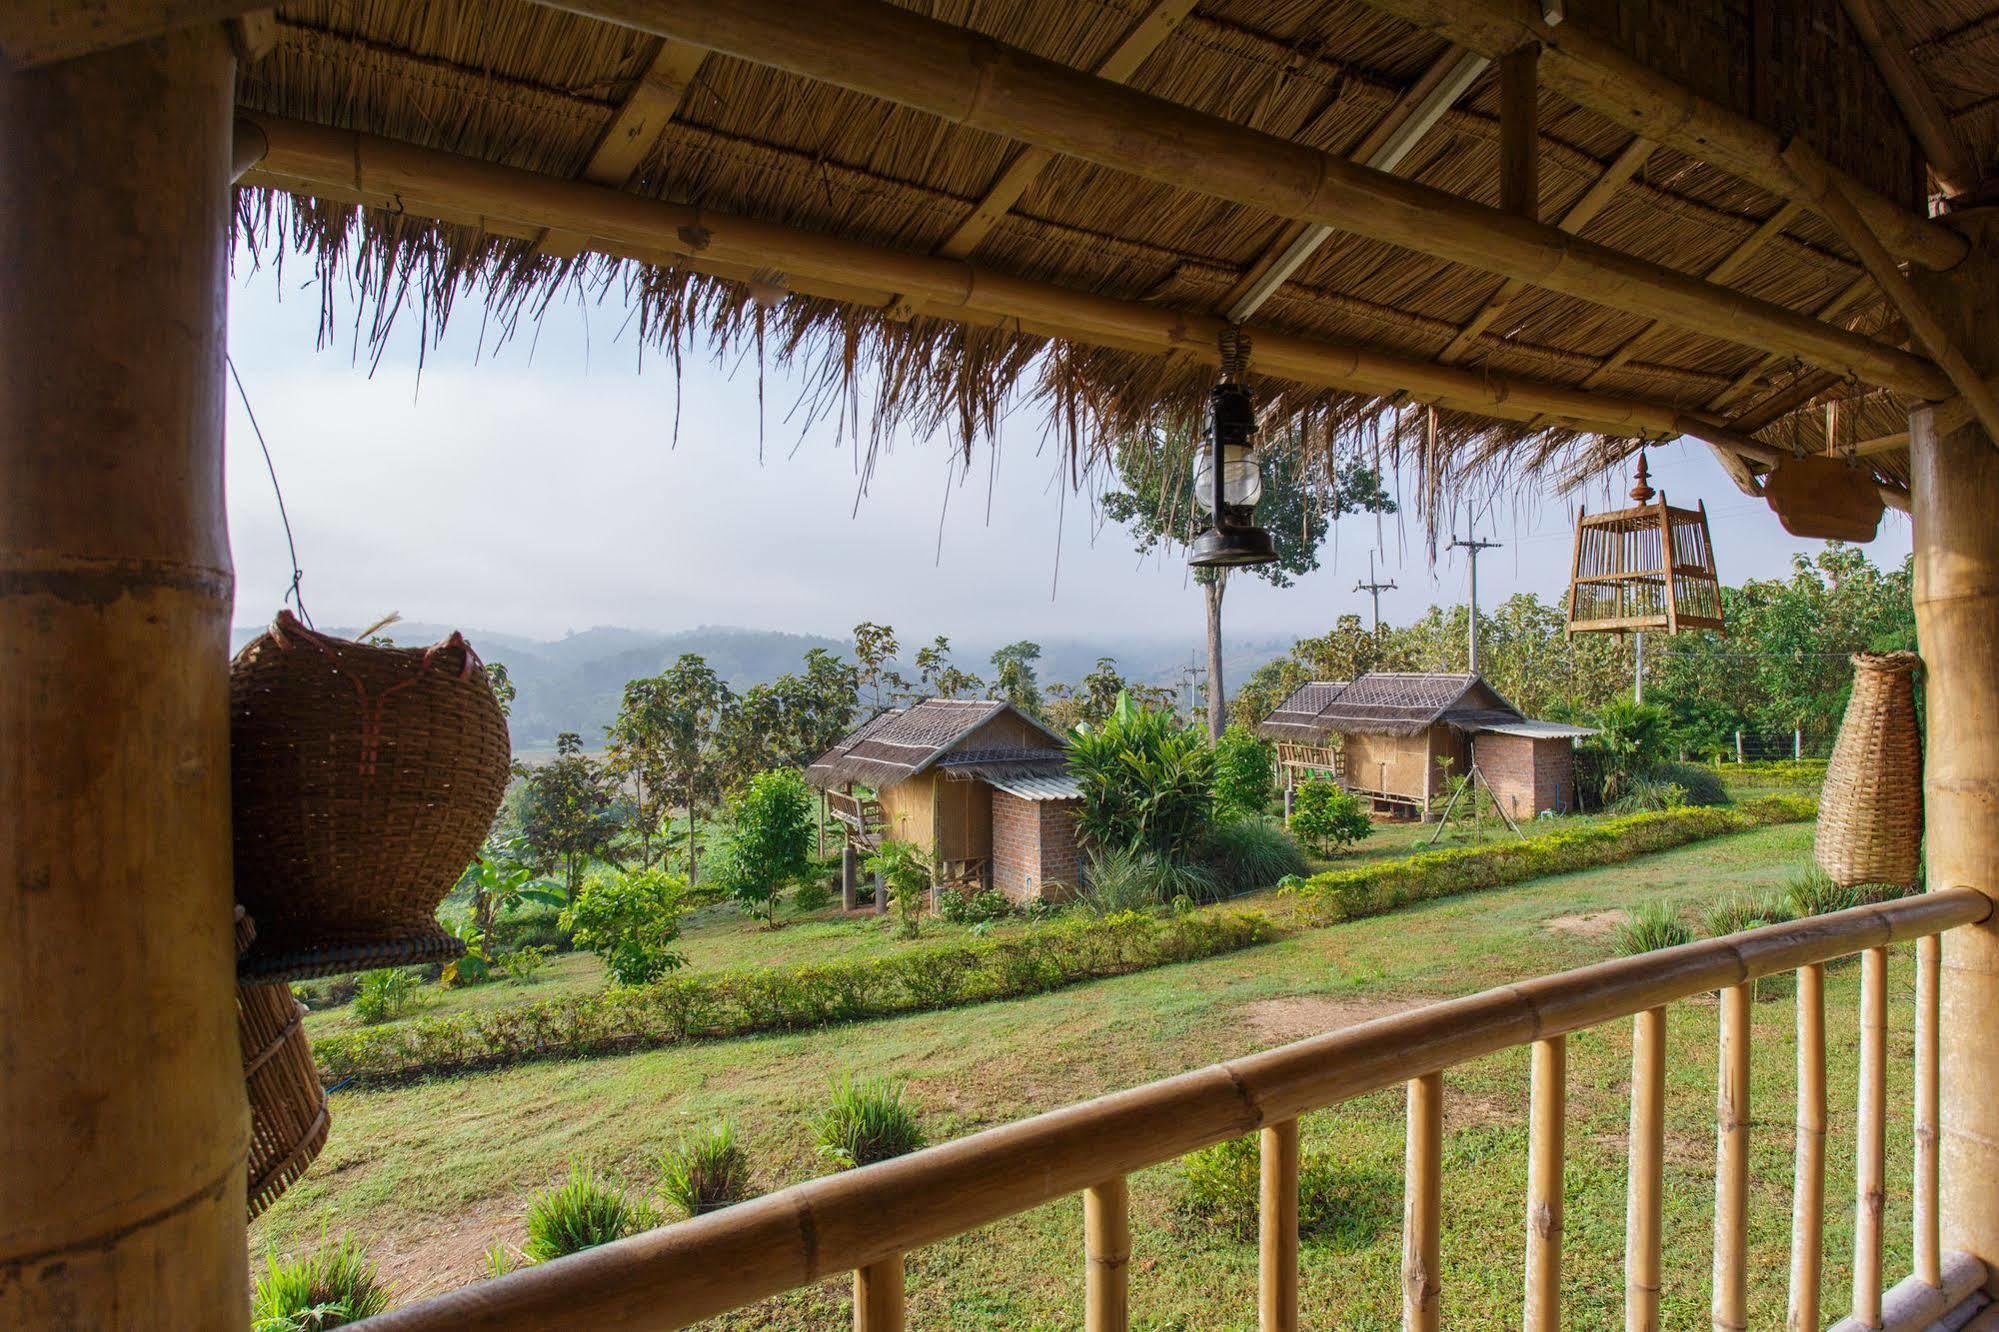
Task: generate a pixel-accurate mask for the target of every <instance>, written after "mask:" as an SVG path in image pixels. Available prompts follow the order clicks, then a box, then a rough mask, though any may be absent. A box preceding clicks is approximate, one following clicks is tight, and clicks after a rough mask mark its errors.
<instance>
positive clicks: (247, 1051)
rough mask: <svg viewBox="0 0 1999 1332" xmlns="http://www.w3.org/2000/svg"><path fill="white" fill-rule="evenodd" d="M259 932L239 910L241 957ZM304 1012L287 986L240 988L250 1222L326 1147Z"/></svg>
mask: <svg viewBox="0 0 1999 1332" xmlns="http://www.w3.org/2000/svg"><path fill="white" fill-rule="evenodd" d="M255 937H256V926H255V925H254V924H253V923H252V922H251V920H250V917H249V916H247V915H245V914H244V912H243V908H242V907H240V906H239V907H237V908H236V953H237V955H238V956H239V957H240V956H241V955H242V954H243V953H244V952H245V951H247V950H248V949H249V947H250V942H251V940H252V939H254V938H255ZM304 1020H305V1009H304V1008H303V1007H302V1006H301V1005H300V1004H299V1002H298V1000H296V999H294V998H292V992H291V987H290V986H289V985H284V984H277V985H244V984H238V985H237V987H236V1031H237V1034H238V1036H239V1037H240V1038H241V1040H242V1045H243V1089H244V1090H245V1091H246V1092H248V1093H249V1096H250V1169H249V1179H250V1188H249V1196H250V1219H251V1220H252V1221H254V1220H256V1219H257V1216H258V1215H259V1214H260V1213H261V1212H262V1211H263V1210H264V1209H265V1208H266V1207H269V1206H270V1205H271V1204H272V1203H274V1202H276V1201H277V1200H278V1197H279V1195H281V1194H282V1193H284V1191H285V1190H286V1189H288V1188H290V1187H291V1184H292V1181H293V1180H295V1179H297V1178H298V1177H299V1176H300V1175H303V1174H304V1173H305V1168H306V1167H307V1166H309V1165H311V1164H312V1163H313V1160H314V1158H316V1157H317V1156H318V1155H319V1149H320V1148H322V1147H324V1146H325V1145H326V1130H327V1128H328V1126H329V1124H330V1122H331V1121H330V1120H329V1119H328V1117H327V1111H326V1092H325V1091H324V1090H323V1089H322V1088H321V1087H320V1085H319V1069H318V1068H317V1067H316V1066H315V1065H314V1064H313V1062H312V1045H311V1043H310V1042H308V1041H307V1040H306V1037H305V1026H304Z"/></svg>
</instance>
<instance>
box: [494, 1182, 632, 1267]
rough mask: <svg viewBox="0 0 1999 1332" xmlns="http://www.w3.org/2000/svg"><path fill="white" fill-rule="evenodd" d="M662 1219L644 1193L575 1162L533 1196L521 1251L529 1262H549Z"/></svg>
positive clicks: (630, 1233)
mask: <svg viewBox="0 0 1999 1332" xmlns="http://www.w3.org/2000/svg"><path fill="white" fill-rule="evenodd" d="M658 1224H659V1213H657V1212H655V1211H654V1210H653V1209H652V1207H651V1206H650V1205H649V1204H648V1203H646V1202H645V1201H644V1200H643V1199H638V1198H633V1197H630V1196H629V1195H627V1194H626V1192H625V1191H624V1190H623V1189H621V1188H618V1187H617V1186H616V1185H614V1184H612V1183H611V1182H610V1181H609V1180H606V1179H604V1178H603V1177H601V1176H599V1175H598V1174H597V1173H596V1172H595V1171H594V1170H587V1169H584V1168H582V1167H579V1166H573V1165H572V1166H571V1167H570V1168H569V1178H568V1179H566V1180H564V1181H563V1182H562V1184H560V1185H559V1186H557V1187H555V1188H552V1189H544V1190H542V1191H541V1192H540V1193H537V1194H535V1196H534V1198H533V1199H532V1200H531V1201H529V1203H528V1214H527V1234H528V1239H527V1243H526V1244H524V1245H522V1246H521V1254H522V1256H523V1257H525V1258H526V1259H527V1260H528V1261H529V1262H534V1263H545V1262H547V1261H548V1260H549V1259H551V1258H561V1257H564V1256H565V1255H567V1254H572V1253H581V1252H582V1251H583V1250H585V1249H594V1248H596V1247H597V1246H598V1245H599V1244H609V1243H610V1242H611V1241H612V1240H619V1239H623V1238H625V1237H626V1236H627V1235H636V1234H638V1233H639V1232H640V1231H643V1230H651V1229H652V1228H653V1227H654V1226H656V1225H658Z"/></svg>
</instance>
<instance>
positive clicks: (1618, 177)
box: [1437, 137, 1659, 365]
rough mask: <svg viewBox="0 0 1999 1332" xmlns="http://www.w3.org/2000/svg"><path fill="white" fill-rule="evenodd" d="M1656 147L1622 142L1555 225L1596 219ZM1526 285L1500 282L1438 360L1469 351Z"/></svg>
mask: <svg viewBox="0 0 1999 1332" xmlns="http://www.w3.org/2000/svg"><path fill="white" fill-rule="evenodd" d="M1658 146H1659V145H1657V144H1656V143H1653V142H1652V141H1651V140H1650V139H1647V138H1643V137H1639V138H1634V139H1632V141H1631V142H1630V143H1627V144H1625V145H1624V149H1623V151H1622V152H1620V153H1618V155H1617V156H1616V158H1615V159H1613V160H1612V162H1611V164H1610V165H1609V166H1607V167H1605V168H1604V169H1603V174H1602V175H1601V176H1598V177H1597V178H1596V182H1595V183H1594V184H1592V185H1591V186H1590V187H1589V188H1588V189H1587V190H1585V191H1583V196H1582V198H1580V199H1578V200H1576V201H1575V202H1574V203H1573V204H1570V205H1569V209H1568V211H1567V212H1566V213H1564V214H1562V220H1561V221H1560V222H1558V223H1556V224H1555V225H1556V226H1557V227H1559V228H1560V229H1561V230H1563V231H1565V232H1568V233H1569V234H1570V235H1572V236H1573V235H1575V234H1577V233H1578V232H1580V231H1581V230H1582V229H1583V228H1584V227H1586V226H1588V225H1589V224H1590V223H1591V222H1593V221H1595V220H1596V216H1597V214H1599V213H1601V212H1602V211H1603V210H1604V209H1606V208H1608V207H1610V201H1611V200H1612V199H1614V198H1616V197H1617V192H1618V190H1620V189H1622V188H1623V187H1624V184H1625V182H1626V181H1628V180H1630V179H1631V177H1632V176H1634V175H1636V174H1637V172H1638V168H1639V167H1642V166H1644V165H1645V159H1646V158H1648V157H1650V156H1651V155H1652V153H1653V150H1654V149H1656V148H1657V147H1658ZM1528 285H1529V284H1528V283H1525V282H1521V281H1519V280H1518V279H1516V278H1508V279H1507V280H1506V281H1505V282H1502V283H1501V284H1500V285H1499V289H1498V290H1497V291H1495V292H1493V294H1492V296H1491V297H1490V298H1489V299H1488V300H1487V301H1486V303H1485V306H1484V308H1482V309H1481V310H1480V311H1479V312H1478V313H1477V314H1475V315H1473V316H1472V317H1471V319H1470V320H1468V321H1467V322H1466V323H1465V326H1464V327H1463V328H1461V329H1459V330H1458V335H1457V336H1456V337H1455V338H1452V339H1451V341H1450V343H1449V344H1448V345H1446V346H1445V348H1444V349H1443V350H1442V351H1440V352H1438V353H1437V359H1438V360H1439V361H1441V362H1443V363H1444V364H1445V365H1450V364H1452V363H1453V362H1455V361H1457V360H1458V359H1459V358H1460V357H1462V356H1463V355H1464V354H1465V353H1466V352H1467V351H1469V350H1471V347H1472V345H1473V344H1474V343H1476V342H1477V341H1478V339H1479V337H1480V336H1481V335H1482V334H1484V332H1485V331H1486V330H1487V329H1488V328H1490V327H1492V325H1493V324H1494V323H1496V322H1498V320H1499V317H1500V316H1501V315H1503V314H1504V313H1505V312H1506V307H1507V306H1509V305H1511V304H1512V303H1513V302H1514V300H1516V299H1517V298H1518V297H1519V295H1520V293H1522V292H1524V291H1526V290H1527V288H1528Z"/></svg>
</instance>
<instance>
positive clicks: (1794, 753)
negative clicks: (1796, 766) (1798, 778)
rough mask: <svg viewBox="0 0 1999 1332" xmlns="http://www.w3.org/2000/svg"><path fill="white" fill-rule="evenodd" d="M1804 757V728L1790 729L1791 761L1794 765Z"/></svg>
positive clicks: (1795, 727)
mask: <svg viewBox="0 0 1999 1332" xmlns="http://www.w3.org/2000/svg"><path fill="white" fill-rule="evenodd" d="M1804 756H1805V728H1804V727H1802V726H1794V727H1792V728H1791V761H1792V762H1793V763H1795V762H1797V761H1798V760H1799V759H1801V758H1803V757H1804Z"/></svg>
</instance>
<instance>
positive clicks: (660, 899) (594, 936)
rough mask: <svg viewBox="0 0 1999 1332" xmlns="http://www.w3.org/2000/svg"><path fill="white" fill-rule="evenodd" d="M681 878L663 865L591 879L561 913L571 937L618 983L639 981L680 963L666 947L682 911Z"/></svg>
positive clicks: (684, 886) (684, 910) (656, 976)
mask: <svg viewBox="0 0 1999 1332" xmlns="http://www.w3.org/2000/svg"><path fill="white" fill-rule="evenodd" d="M686 893H687V880H685V879H683V878H681V877H680V876H679V875H676V874H670V873H668V872H667V871H666V870H663V869H642V870H635V871H633V872H631V873H629V874H615V873H614V874H607V875H603V876H600V877H597V878H593V879H591V880H590V881H589V882H587V883H585V884H584V885H583V887H582V888H581V889H580V890H578V892H577V894H576V900H575V901H574V902H572V903H570V905H569V908H568V909H567V910H565V911H564V912H563V913H562V926H563V928H564V929H566V930H568V931H569V932H570V933H571V934H573V935H574V936H575V938H576V942H577V943H578V944H580V945H582V946H583V947H585V948H587V949H589V950H590V951H591V952H593V953H595V954H597V956H599V957H601V958H603V959H604V967H605V969H606V970H607V971H609V972H610V973H611V976H612V979H614V980H616V981H617V983H618V984H620V985H644V984H645V983H646V982H647V981H653V980H658V979H659V978H660V977H661V976H664V975H665V974H666V973H667V972H669V971H673V970H676V969H677V968H679V967H681V966H683V965H684V964H685V963H686V961H687V959H686V958H684V957H682V956H681V955H680V954H679V953H676V952H674V951H673V949H672V944H673V941H674V940H676V939H678V938H679V937H680V918H681V917H682V916H683V915H685V914H686V913H687V905H686V902H685V900H684V899H685V897H686Z"/></svg>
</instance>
